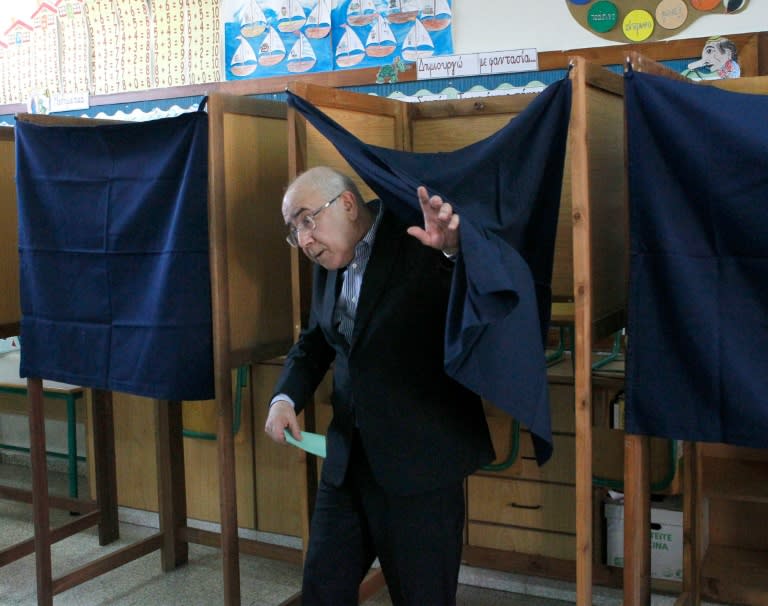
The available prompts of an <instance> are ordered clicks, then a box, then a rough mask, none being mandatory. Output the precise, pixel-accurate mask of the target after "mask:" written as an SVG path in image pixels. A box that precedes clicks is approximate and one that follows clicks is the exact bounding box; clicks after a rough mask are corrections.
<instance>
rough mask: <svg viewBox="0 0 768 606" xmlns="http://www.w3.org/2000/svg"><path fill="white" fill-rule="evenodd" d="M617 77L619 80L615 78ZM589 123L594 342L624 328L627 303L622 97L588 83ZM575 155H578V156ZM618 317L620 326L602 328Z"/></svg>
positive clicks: (588, 151)
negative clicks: (603, 323) (605, 323)
mask: <svg viewBox="0 0 768 606" xmlns="http://www.w3.org/2000/svg"><path fill="white" fill-rule="evenodd" d="M617 78H618V77H617ZM586 95H587V98H586V108H587V111H586V120H587V131H588V133H589V145H588V146H587V153H588V154H589V158H588V167H589V168H588V176H587V178H588V181H589V204H590V217H589V218H590V238H591V247H592V250H591V273H590V278H591V281H592V296H593V301H592V321H593V323H595V324H596V325H597V326H598V327H599V328H597V329H596V331H595V335H594V339H596V340H597V339H600V338H601V337H604V336H606V335H607V334H610V333H611V332H613V331H615V330H618V329H620V328H622V327H623V325H624V324H623V319H624V310H625V309H626V303H627V275H628V273H627V272H628V251H629V244H628V238H627V229H628V227H627V225H628V223H627V202H626V171H625V168H624V155H625V149H624V145H625V144H624V128H623V124H624V97H623V96H622V95H621V94H617V93H616V92H615V90H613V89H609V88H600V87H598V86H595V85H590V84H588V86H587V88H586ZM574 153H575V152H574ZM616 314H620V317H619V320H621V321H622V322H620V323H618V324H617V323H610V324H609V325H608V326H606V327H604V328H602V327H600V323H601V322H603V321H606V320H607V319H610V318H612V317H614V316H615V315H616Z"/></svg>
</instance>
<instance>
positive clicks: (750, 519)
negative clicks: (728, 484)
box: [708, 495, 768, 550]
mask: <svg viewBox="0 0 768 606" xmlns="http://www.w3.org/2000/svg"><path fill="white" fill-rule="evenodd" d="M725 496H726V498H724V499H714V498H713V499H710V501H709V506H708V510H709V528H708V532H709V543H710V545H726V546H728V545H729V546H732V547H736V546H737V547H743V548H744V549H763V550H765V549H766V545H768V524H766V523H765V520H766V519H767V518H768V504H767V503H754V502H749V501H733V500H730V499H728V498H727V496H728V495H725Z"/></svg>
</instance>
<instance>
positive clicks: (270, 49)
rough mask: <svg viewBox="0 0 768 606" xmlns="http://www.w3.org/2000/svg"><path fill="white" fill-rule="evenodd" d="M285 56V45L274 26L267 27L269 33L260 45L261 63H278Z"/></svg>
mask: <svg viewBox="0 0 768 606" xmlns="http://www.w3.org/2000/svg"><path fill="white" fill-rule="evenodd" d="M284 58H285V46H284V45H283V41H282V40H281V39H280V34H278V33H277V32H276V31H275V29H274V28H272V27H268V28H267V35H266V36H264V39H263V40H262V41H261V44H260V45H259V65H264V66H267V67H269V66H272V65H277V64H278V63H280V61H282V60H283V59H284Z"/></svg>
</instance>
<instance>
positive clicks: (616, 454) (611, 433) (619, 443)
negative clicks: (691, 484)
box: [592, 427, 678, 492]
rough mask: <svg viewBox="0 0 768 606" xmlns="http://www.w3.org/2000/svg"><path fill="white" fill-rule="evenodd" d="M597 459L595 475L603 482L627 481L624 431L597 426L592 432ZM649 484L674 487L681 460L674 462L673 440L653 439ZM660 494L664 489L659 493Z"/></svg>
mask: <svg viewBox="0 0 768 606" xmlns="http://www.w3.org/2000/svg"><path fill="white" fill-rule="evenodd" d="M593 439H594V446H595V448H594V456H593V459H592V473H593V475H594V476H596V477H599V478H601V479H603V480H608V481H612V482H616V483H618V485H619V489H620V486H621V485H622V484H623V482H624V432H623V431H620V430H615V429H607V428H603V427H595V428H594V429H593ZM649 445H650V455H651V460H650V470H649V472H650V481H651V483H652V484H654V485H661V484H664V485H667V484H671V481H672V479H673V478H674V477H675V476H676V475H677V467H678V459H677V457H675V458H674V459H671V458H670V457H671V450H670V448H671V446H670V440H666V439H663V438H650V439H649ZM665 487H666V486H665ZM656 492H661V489H658V490H656Z"/></svg>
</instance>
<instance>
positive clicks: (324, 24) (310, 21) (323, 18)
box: [304, 0, 331, 38]
mask: <svg viewBox="0 0 768 606" xmlns="http://www.w3.org/2000/svg"><path fill="white" fill-rule="evenodd" d="M329 3H330V0H317V4H316V5H315V8H313V9H312V12H310V13H309V17H307V26H306V28H304V34H305V35H306V36H307V38H325V37H326V36H327V35H328V33H329V32H330V31H331V8H330V6H329Z"/></svg>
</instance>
